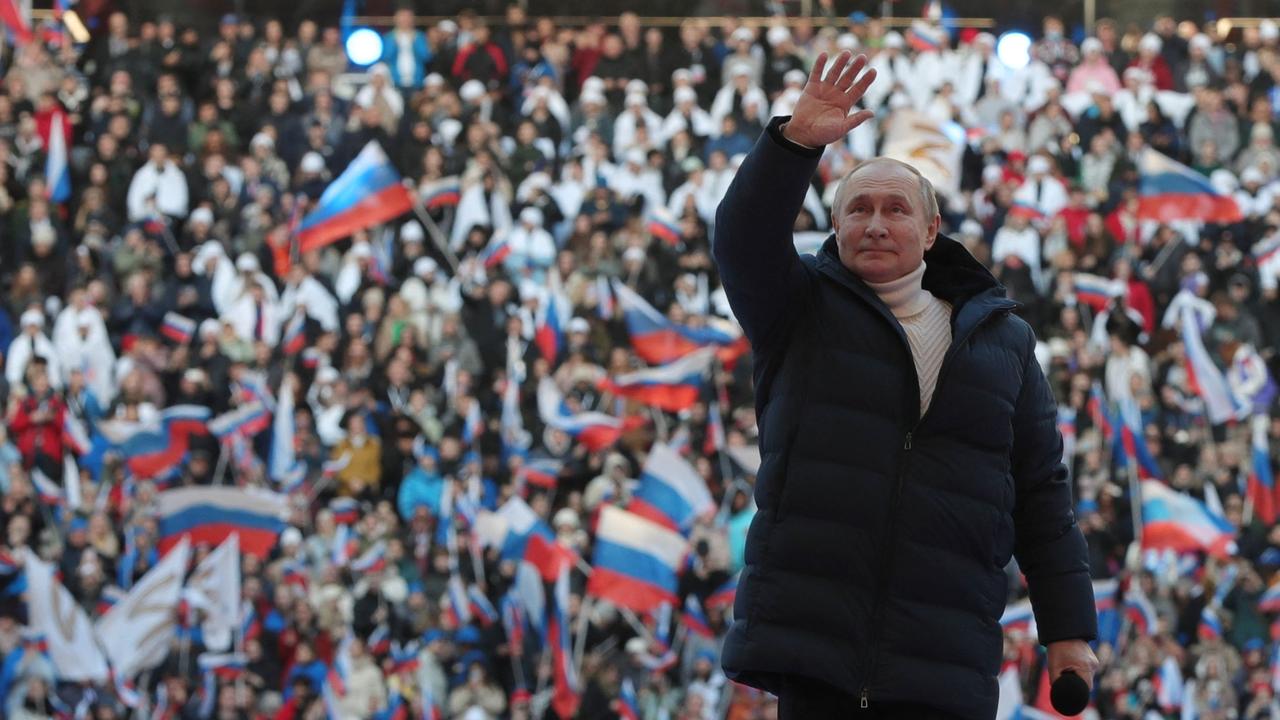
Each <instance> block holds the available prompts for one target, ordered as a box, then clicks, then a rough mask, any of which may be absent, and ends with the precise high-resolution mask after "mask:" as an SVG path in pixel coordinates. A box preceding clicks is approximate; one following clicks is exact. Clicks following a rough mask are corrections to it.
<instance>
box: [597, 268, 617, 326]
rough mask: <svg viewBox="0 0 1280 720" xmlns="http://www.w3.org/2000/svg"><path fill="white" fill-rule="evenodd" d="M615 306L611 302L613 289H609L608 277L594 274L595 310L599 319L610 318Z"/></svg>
mask: <svg viewBox="0 0 1280 720" xmlns="http://www.w3.org/2000/svg"><path fill="white" fill-rule="evenodd" d="M616 310H617V306H616V305H615V304H614V302H613V291H611V290H610V289H609V279H608V278H607V277H605V276H604V275H603V274H601V275H597V276H596V312H597V313H598V314H599V315H600V319H601V320H612V319H613V313H614V312H615V311H616Z"/></svg>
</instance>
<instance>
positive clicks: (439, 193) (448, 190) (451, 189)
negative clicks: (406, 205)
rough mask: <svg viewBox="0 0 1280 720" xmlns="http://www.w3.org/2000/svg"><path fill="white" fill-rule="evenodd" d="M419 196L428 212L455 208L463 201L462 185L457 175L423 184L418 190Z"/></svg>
mask: <svg viewBox="0 0 1280 720" xmlns="http://www.w3.org/2000/svg"><path fill="white" fill-rule="evenodd" d="M418 196H419V197H421V198H422V204H423V206H425V207H426V208H427V209H428V210H437V209H439V208H443V207H453V206H455V205H457V204H458V201H459V200H461V199H462V184H461V183H460V182H459V181H458V176H457V175H450V176H448V177H442V178H440V179H439V180H432V181H430V182H426V183H423V184H422V185H421V186H420V187H419V189H418Z"/></svg>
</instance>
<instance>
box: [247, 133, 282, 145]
mask: <svg viewBox="0 0 1280 720" xmlns="http://www.w3.org/2000/svg"><path fill="white" fill-rule="evenodd" d="M259 145H261V146H263V147H269V148H274V147H275V146H276V141H275V140H272V139H271V136H270V135H268V134H266V133H264V132H260V133H257V134H256V135H254V136H253V139H252V140H250V141H249V147H251V148H256V147H258V146H259Z"/></svg>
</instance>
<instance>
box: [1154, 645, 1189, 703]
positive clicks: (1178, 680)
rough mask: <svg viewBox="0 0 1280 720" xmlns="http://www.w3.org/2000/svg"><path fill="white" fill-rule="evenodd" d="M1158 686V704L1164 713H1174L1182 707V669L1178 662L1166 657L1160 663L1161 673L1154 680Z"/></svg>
mask: <svg viewBox="0 0 1280 720" xmlns="http://www.w3.org/2000/svg"><path fill="white" fill-rule="evenodd" d="M1154 681H1155V686H1156V703H1157V704H1159V705H1160V709H1161V710H1163V711H1164V712H1173V711H1174V710H1177V709H1178V708H1180V707H1182V688H1183V684H1184V683H1183V680H1182V668H1180V667H1178V660H1177V659H1176V658H1173V657H1169V656H1166V657H1165V659H1164V660H1162V661H1161V662H1160V672H1158V673H1157V674H1156V676H1155V678H1154Z"/></svg>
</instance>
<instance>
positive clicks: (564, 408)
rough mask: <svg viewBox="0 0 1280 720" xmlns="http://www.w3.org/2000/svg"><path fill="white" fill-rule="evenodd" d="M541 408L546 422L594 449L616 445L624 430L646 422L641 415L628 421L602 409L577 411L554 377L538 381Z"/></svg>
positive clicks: (540, 410)
mask: <svg viewBox="0 0 1280 720" xmlns="http://www.w3.org/2000/svg"><path fill="white" fill-rule="evenodd" d="M538 412H539V414H540V415H541V416H542V421H543V422H544V423H546V424H547V425H550V426H551V427H553V428H555V429H557V430H561V431H564V432H566V433H568V434H569V435H572V436H573V437H574V439H576V440H577V441H578V442H580V443H582V445H583V446H584V447H586V448H587V449H588V450H590V451H592V452H595V451H597V450H603V449H604V448H607V447H609V446H611V445H613V444H614V443H615V442H617V441H618V438H620V437H622V433H624V432H626V431H628V430H631V429H633V428H635V427H639V426H640V425H642V424H644V419H643V418H638V417H637V418H628V419H627V420H625V421H624V420H619V419H618V418H616V417H613V416H612V415H605V414H604V413H599V412H580V413H574V412H572V411H571V410H570V409H569V407H568V405H567V404H566V403H565V401H564V398H563V396H562V395H561V394H560V389H559V388H557V387H556V384H555V381H554V380H552V379H551V378H550V377H544V378H542V380H541V381H540V382H539V383H538Z"/></svg>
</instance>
